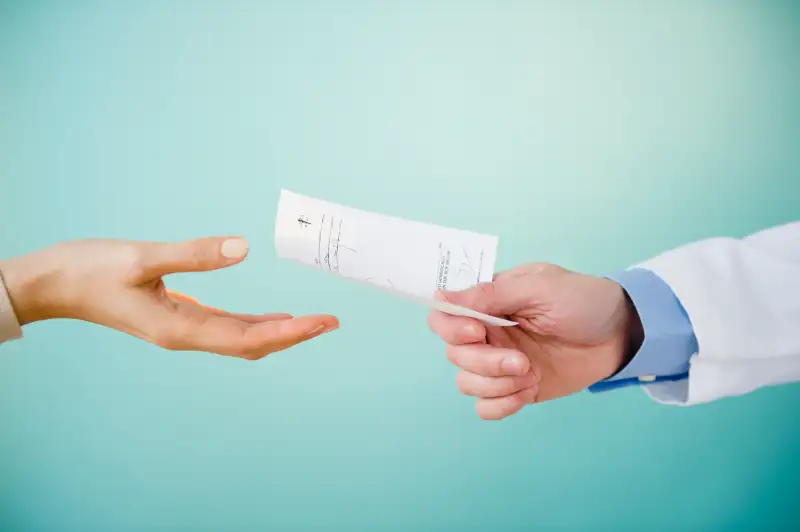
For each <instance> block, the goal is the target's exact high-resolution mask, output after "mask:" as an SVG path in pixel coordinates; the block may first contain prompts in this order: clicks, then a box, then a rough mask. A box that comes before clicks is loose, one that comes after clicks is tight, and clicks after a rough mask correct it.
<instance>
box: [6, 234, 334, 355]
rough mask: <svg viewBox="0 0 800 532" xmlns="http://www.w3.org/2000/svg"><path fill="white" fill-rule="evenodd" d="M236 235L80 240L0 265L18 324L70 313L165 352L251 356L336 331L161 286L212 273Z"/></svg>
mask: <svg viewBox="0 0 800 532" xmlns="http://www.w3.org/2000/svg"><path fill="white" fill-rule="evenodd" d="M247 250H248V247H247V242H246V241H245V240H243V239H241V238H223V237H214V238H202V239H198V240H192V241H188V242H179V243H154V242H128V241H118V240H82V241H75V242H67V243H63V244H57V245H55V246H53V247H51V248H47V249H44V250H42V251H38V252H36V253H32V254H30V255H25V256H22V257H19V258H16V259H12V260H9V261H5V262H3V263H0V271H2V274H3V277H4V279H5V282H6V285H7V288H8V291H9V295H10V296H11V302H12V305H13V307H14V310H15V312H16V314H17V317H18V318H19V320H20V322H21V324H23V325H24V324H27V323H31V322H35V321H41V320H46V319H53V318H71V319H77V320H84V321H87V322H92V323H97V324H99V325H104V326H106V327H110V328H113V329H117V330H119V331H122V332H125V333H127V334H130V335H133V336H136V337H139V338H142V339H144V340H146V341H148V342H151V343H154V344H156V345H159V346H161V347H163V348H165V349H170V350H182V351H207V352H211V353H217V354H221V355H229V356H234V357H240V358H246V359H251V360H255V359H258V358H261V357H263V356H265V355H267V354H269V353H272V352H275V351H281V350H283V349H286V348H288V347H291V346H293V345H295V344H297V343H300V342H303V341H305V340H308V339H310V338H313V337H315V336H318V335H319V334H321V333H323V332H327V331H330V330H332V329H335V328H336V327H337V326H338V321H337V320H336V318H335V317H333V316H327V315H319V316H307V317H300V318H293V317H292V316H290V315H288V314H262V315H247V314H232V313H229V312H225V311H223V310H219V309H215V308H211V307H207V306H204V305H201V304H200V303H198V302H197V301H195V300H194V299H192V298H191V297H189V296H186V295H183V294H179V293H176V292H172V291H170V290H167V288H166V286H165V285H164V281H163V279H162V278H163V277H164V276H166V275H168V274H171V273H179V272H200V271H211V270H217V269H220V268H225V267H228V266H232V265H234V264H238V263H239V262H241V261H242V260H244V258H245V257H246V256H247Z"/></svg>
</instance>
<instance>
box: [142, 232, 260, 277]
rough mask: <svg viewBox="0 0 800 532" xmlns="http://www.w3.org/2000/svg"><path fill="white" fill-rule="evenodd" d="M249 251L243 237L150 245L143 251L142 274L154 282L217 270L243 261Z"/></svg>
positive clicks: (200, 239) (199, 239)
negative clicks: (165, 278)
mask: <svg viewBox="0 0 800 532" xmlns="http://www.w3.org/2000/svg"><path fill="white" fill-rule="evenodd" d="M247 251H248V245H247V241H246V240H245V239H243V238H240V237H207V238H198V239H196V240H188V241H185V242H175V243H148V244H144V246H143V249H142V271H143V274H144V275H145V276H146V277H148V278H149V279H155V278H157V277H162V276H164V275H168V274H170V273H179V272H202V271H210V270H217V269H219V268H224V267H226V266H230V265H232V264H236V263H238V262H241V261H242V260H243V259H244V258H245V257H246V256H247Z"/></svg>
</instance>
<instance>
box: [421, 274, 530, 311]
mask: <svg viewBox="0 0 800 532" xmlns="http://www.w3.org/2000/svg"><path fill="white" fill-rule="evenodd" d="M543 289H544V283H543V282H542V277H541V276H539V275H531V272H528V271H509V272H504V273H500V274H498V275H497V276H496V277H495V278H494V280H493V281H492V282H488V283H480V284H477V285H475V286H473V287H471V288H467V289H466V290H460V291H455V292H451V291H443V292H439V293H438V294H437V298H438V299H440V300H443V301H447V302H448V303H452V304H454V305H459V306H462V307H466V308H469V309H472V310H475V311H478V312H483V313H484V314H489V315H493V316H507V315H511V314H514V313H515V312H518V311H520V310H522V309H525V308H529V307H531V306H533V305H535V304H536V303H537V302H540V301H541V300H542V298H543Z"/></svg>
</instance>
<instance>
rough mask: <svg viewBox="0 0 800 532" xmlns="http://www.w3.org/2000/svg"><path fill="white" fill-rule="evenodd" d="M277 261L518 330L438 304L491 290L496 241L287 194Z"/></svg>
mask: <svg viewBox="0 0 800 532" xmlns="http://www.w3.org/2000/svg"><path fill="white" fill-rule="evenodd" d="M275 249H276V252H277V253H278V256H280V257H281V258H284V259H289V260H294V261H297V262H300V263H303V264H306V265H309V266H313V267H316V268H319V269H321V270H324V271H327V272H329V273H333V274H336V275H341V276H343V277H346V278H348V279H351V280H355V281H359V282H363V283H367V284H369V285H371V286H374V287H376V288H380V289H382V290H385V291H388V292H390V293H392V294H394V295H396V296H399V297H403V298H406V299H411V300H414V301H417V302H420V303H422V304H425V305H427V306H429V307H431V308H435V309H437V310H441V311H442V312H445V313H448V314H453V315H460V316H468V317H472V318H476V319H478V320H481V321H482V322H483V323H485V324H487V325H493V326H512V325H516V324H515V323H514V322H512V321H509V320H505V319H501V318H498V317H495V316H490V315H488V314H483V313H480V312H476V311H474V310H472V309H469V308H466V307H461V306H457V305H453V304H452V303H447V302H444V301H437V300H435V299H434V298H433V296H434V294H435V293H436V292H437V291H439V290H447V291H456V290H463V289H466V288H470V287H472V286H475V285H477V284H479V283H483V282H489V281H491V280H492V277H493V275H494V263H495V258H496V254H497V238H496V237H493V236H489V235H482V234H478V233H473V232H469V231H461V230H457V229H450V228H446V227H441V226H437V225H432V224H426V223H421V222H416V221H409V220H403V219H400V218H395V217H392V216H385V215H382V214H377V213H372V212H367V211H361V210H358V209H354V208H351V207H345V206H342V205H336V204H334V203H329V202H325V201H321V200H318V199H314V198H310V197H307V196H302V195H299V194H295V193H293V192H289V191H287V190H284V191H282V192H281V197H280V201H279V204H278V214H277V219H276V222H275Z"/></svg>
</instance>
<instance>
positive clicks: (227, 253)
mask: <svg viewBox="0 0 800 532" xmlns="http://www.w3.org/2000/svg"><path fill="white" fill-rule="evenodd" d="M220 251H221V252H222V255H223V256H224V257H225V258H227V259H241V258H242V257H244V256H245V255H247V241H246V240H245V239H243V238H230V239H228V240H226V241H225V242H223V243H222V247H221V248H220Z"/></svg>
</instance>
